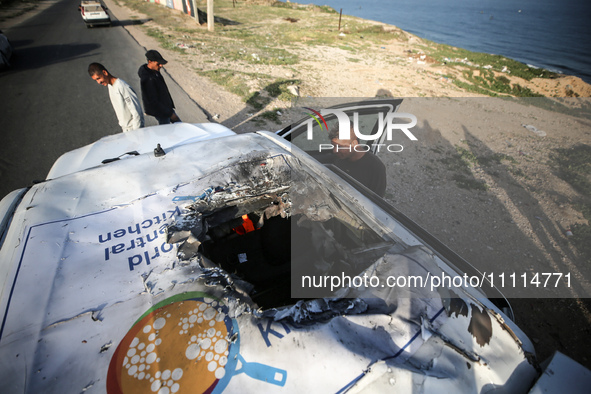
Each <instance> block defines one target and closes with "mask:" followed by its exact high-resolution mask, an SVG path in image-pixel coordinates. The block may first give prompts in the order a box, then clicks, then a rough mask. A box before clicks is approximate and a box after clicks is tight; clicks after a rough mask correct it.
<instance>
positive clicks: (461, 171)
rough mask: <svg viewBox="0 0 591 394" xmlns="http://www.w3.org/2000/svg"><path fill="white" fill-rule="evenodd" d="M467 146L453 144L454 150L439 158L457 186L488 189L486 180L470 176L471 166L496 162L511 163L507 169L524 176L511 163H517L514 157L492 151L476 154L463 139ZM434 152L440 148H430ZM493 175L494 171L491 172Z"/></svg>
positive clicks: (491, 164) (488, 165) (490, 164)
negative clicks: (450, 153) (491, 152)
mask: <svg viewBox="0 0 591 394" xmlns="http://www.w3.org/2000/svg"><path fill="white" fill-rule="evenodd" d="M463 142H464V143H465V144H466V145H467V146H468V147H463V146H458V145H456V146H455V149H456V152H455V153H454V154H452V155H450V156H448V157H445V158H444V159H442V160H440V161H441V162H442V163H443V164H445V165H446V166H447V168H448V170H450V171H452V172H454V173H455V174H454V176H453V177H452V179H453V180H454V181H455V182H456V185H457V186H458V187H461V188H462V189H468V190H481V191H486V190H488V185H487V184H486V182H483V181H479V180H477V179H474V178H473V176H472V168H474V167H490V166H493V165H497V164H503V163H505V162H508V163H510V164H511V165H510V166H508V167H507V171H509V172H511V173H513V174H515V175H517V174H518V175H519V176H525V174H524V173H523V171H521V170H519V169H516V168H515V167H514V166H513V165H514V164H517V160H515V158H513V157H511V156H509V155H506V154H503V153H493V154H490V155H477V154H476V153H475V152H474V149H472V148H471V147H470V145H469V144H468V143H467V141H463ZM432 150H433V151H434V152H437V153H442V151H441V149H439V148H437V149H432ZM491 174H492V175H494V172H491Z"/></svg>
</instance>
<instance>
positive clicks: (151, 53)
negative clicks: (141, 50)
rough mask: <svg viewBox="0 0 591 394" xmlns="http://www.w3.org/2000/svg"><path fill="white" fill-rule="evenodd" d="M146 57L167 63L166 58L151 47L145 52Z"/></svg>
mask: <svg viewBox="0 0 591 394" xmlns="http://www.w3.org/2000/svg"><path fill="white" fill-rule="evenodd" d="M146 59H148V60H151V61H153V62H158V63H160V64H166V63H168V62H167V61H166V60H164V58H163V57H162V55H161V54H160V52H158V51H155V50H153V49H150V50H149V51H148V52H146Z"/></svg>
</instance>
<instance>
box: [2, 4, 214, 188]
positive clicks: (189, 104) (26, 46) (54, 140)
mask: <svg viewBox="0 0 591 394" xmlns="http://www.w3.org/2000/svg"><path fill="white" fill-rule="evenodd" d="M113 19H114V18H113ZM128 23H131V22H130V21H117V20H115V19H114V24H113V27H110V28H109V27H98V28H91V29H88V28H86V26H85V24H84V23H83V22H82V18H81V16H80V13H79V12H78V3H77V1H73V0H58V1H56V2H55V4H53V5H52V6H50V7H49V8H47V9H46V10H44V11H43V12H41V13H39V14H37V15H35V16H33V17H31V18H29V19H28V20H26V21H25V22H23V23H21V24H20V25H18V26H14V27H12V28H9V29H3V30H4V32H5V34H6V35H7V36H8V37H9V39H10V40H11V42H12V44H13V46H14V48H15V57H14V58H13V61H12V63H13V68H12V69H11V70H9V71H5V72H2V73H0V92H1V97H2V98H1V100H0V106H1V108H0V135H1V136H2V138H1V142H0V198H1V197H4V196H5V195H6V194H7V193H9V192H10V191H12V190H14V189H17V188H21V187H25V186H27V185H29V184H30V183H31V182H32V181H33V180H42V179H45V176H46V175H47V172H48V171H49V169H50V168H51V165H52V164H53V162H54V161H55V160H56V159H57V158H58V157H59V156H60V155H62V154H63V153H65V152H67V151H69V150H72V149H76V148H79V147H81V146H84V145H86V144H89V143H91V142H94V141H96V140H97V139H99V138H101V137H103V136H105V135H109V134H115V133H118V132H120V131H121V128H120V127H119V125H118V123H117V119H116V117H115V113H114V111H113V108H112V107H111V103H110V101H109V97H108V92H107V89H106V88H105V87H103V86H100V85H98V84H97V83H96V82H94V81H93V80H92V79H91V78H90V77H89V76H88V73H87V71H86V70H87V68H88V64H90V63H91V62H100V63H103V64H104V65H105V66H106V67H107V68H108V69H109V71H111V73H112V74H114V75H115V76H117V77H120V78H122V79H124V80H125V81H127V82H128V83H129V84H130V85H131V86H132V87H133V88H134V89H135V90H136V92H138V94H139V93H140V87H139V77H138V76H137V70H138V68H139V66H140V65H141V64H143V63H145V61H146V60H145V56H144V53H145V49H144V48H142V47H141V46H140V45H139V44H138V43H137V42H136V41H135V40H134V39H133V38H132V37H131V36H130V35H129V34H128V33H127V31H126V30H125V29H124V26H125V25H126V24H128ZM164 77H165V79H166V80H167V83H168V86H169V89H170V90H171V94H172V96H173V99H174V101H175V104H176V106H177V113H178V114H179V116H180V117H181V119H183V121H185V122H204V121H207V120H206V116H205V115H204V114H203V112H202V111H201V110H200V109H199V107H198V106H197V104H196V103H195V102H193V101H192V100H191V99H190V98H189V96H188V95H187V94H186V93H185V92H184V91H182V89H181V88H180V87H179V86H178V85H176V84H175V83H174V81H172V80H171V79H170V77H169V76H168V75H167V74H164ZM146 120H147V124H148V125H153V124H156V122H155V120H154V118H152V117H150V116H147V117H146Z"/></svg>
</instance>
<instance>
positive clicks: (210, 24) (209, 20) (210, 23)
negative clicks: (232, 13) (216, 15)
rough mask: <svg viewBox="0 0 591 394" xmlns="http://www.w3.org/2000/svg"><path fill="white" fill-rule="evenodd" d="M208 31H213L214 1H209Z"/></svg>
mask: <svg viewBox="0 0 591 394" xmlns="http://www.w3.org/2000/svg"><path fill="white" fill-rule="evenodd" d="M207 30H209V31H213V0H207Z"/></svg>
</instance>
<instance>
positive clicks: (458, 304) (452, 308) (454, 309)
mask: <svg viewBox="0 0 591 394" xmlns="http://www.w3.org/2000/svg"><path fill="white" fill-rule="evenodd" d="M454 314H455V315H456V317H458V316H460V315H462V316H464V317H468V305H467V304H466V303H465V302H464V300H462V299H461V298H457V297H456V298H450V300H449V311H448V312H447V315H448V316H449V317H451V316H453V315H454Z"/></svg>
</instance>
